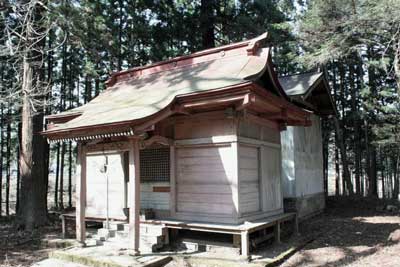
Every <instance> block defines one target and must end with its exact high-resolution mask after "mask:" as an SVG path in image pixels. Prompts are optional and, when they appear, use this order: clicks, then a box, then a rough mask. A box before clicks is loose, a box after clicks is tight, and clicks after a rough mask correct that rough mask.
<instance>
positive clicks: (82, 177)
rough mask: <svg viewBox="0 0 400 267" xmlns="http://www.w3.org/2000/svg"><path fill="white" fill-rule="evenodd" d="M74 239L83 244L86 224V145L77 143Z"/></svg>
mask: <svg viewBox="0 0 400 267" xmlns="http://www.w3.org/2000/svg"><path fill="white" fill-rule="evenodd" d="M76 198H77V199H76V239H77V240H78V241H79V242H80V243H81V244H82V245H85V239H86V225H85V211H86V147H85V145H84V144H78V156H77V164H76Z"/></svg>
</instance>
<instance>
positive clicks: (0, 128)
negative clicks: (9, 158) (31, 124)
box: [0, 103, 4, 217]
mask: <svg viewBox="0 0 400 267" xmlns="http://www.w3.org/2000/svg"><path fill="white" fill-rule="evenodd" d="M0 116H1V117H0V139H1V140H0V217H1V216H2V215H3V169H4V168H3V158H4V106H3V103H0Z"/></svg>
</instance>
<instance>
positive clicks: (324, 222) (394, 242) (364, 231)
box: [280, 199, 400, 267]
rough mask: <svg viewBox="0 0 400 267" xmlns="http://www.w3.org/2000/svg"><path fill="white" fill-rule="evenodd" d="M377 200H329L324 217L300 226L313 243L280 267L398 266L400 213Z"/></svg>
mask: <svg viewBox="0 0 400 267" xmlns="http://www.w3.org/2000/svg"><path fill="white" fill-rule="evenodd" d="M383 207H384V206H383V203H382V202H380V201H379V202H376V201H366V200H360V201H354V200H346V199H341V200H337V199H336V200H328V201H327V210H326V212H325V213H324V214H322V215H320V216H317V217H314V218H312V219H309V220H308V221H306V222H305V223H303V224H302V225H301V229H300V230H301V234H302V235H305V236H313V237H314V238H315V240H314V241H313V242H311V243H310V244H308V245H307V246H305V247H304V248H303V249H301V250H300V251H298V252H297V253H295V254H294V255H293V256H291V257H290V258H289V259H288V260H287V261H285V262H284V263H283V264H281V265H280V266H281V267H294V266H296V267H322V266H329V267H333V266H335V267H339V266H351V267H361V266H362V267H366V266H379V267H388V266H400V257H399V251H400V216H399V215H400V214H399V212H398V211H397V212H388V211H382V210H383Z"/></svg>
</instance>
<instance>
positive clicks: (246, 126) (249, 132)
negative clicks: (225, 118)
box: [238, 120, 280, 144]
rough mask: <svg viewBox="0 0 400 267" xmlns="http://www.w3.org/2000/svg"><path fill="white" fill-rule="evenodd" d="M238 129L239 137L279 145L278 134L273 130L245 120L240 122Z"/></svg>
mask: <svg viewBox="0 0 400 267" xmlns="http://www.w3.org/2000/svg"><path fill="white" fill-rule="evenodd" d="M238 128H239V129H238V132H239V136H242V137H247V138H252V139H256V140H261V141H266V142H271V143H276V144H279V143H280V132H279V131H278V130H277V129H275V128H271V127H268V126H265V125H260V124H257V123H255V122H253V121H247V120H244V121H243V120H242V121H240V123H239V127H238Z"/></svg>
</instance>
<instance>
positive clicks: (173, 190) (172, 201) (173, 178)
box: [169, 146, 176, 217]
mask: <svg viewBox="0 0 400 267" xmlns="http://www.w3.org/2000/svg"><path fill="white" fill-rule="evenodd" d="M169 151H170V153H169V164H170V166H169V170H170V174H169V176H170V192H169V195H170V215H171V217H175V215H176V172H175V166H176V163H175V146H170V150H169Z"/></svg>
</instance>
